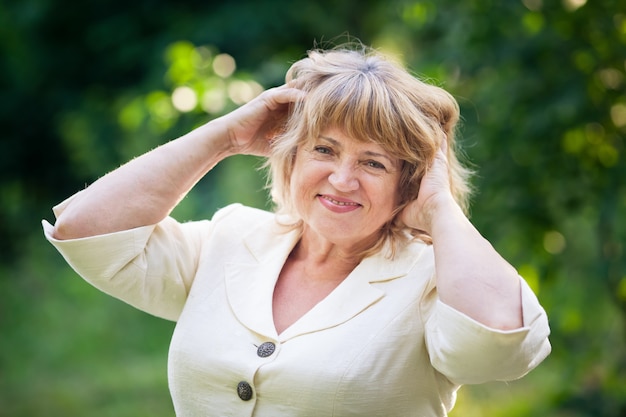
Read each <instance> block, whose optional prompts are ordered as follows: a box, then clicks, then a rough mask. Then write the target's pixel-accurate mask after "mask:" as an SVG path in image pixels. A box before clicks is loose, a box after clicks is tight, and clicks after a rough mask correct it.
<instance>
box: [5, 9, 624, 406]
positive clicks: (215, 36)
mask: <svg viewBox="0 0 626 417" xmlns="http://www.w3.org/2000/svg"><path fill="white" fill-rule="evenodd" d="M348 36H350V37H353V38H358V39H360V40H361V41H363V42H364V43H366V44H371V45H373V46H374V47H376V48H379V49H381V50H383V51H385V52H387V53H390V54H393V55H394V56H396V57H397V58H398V59H399V60H401V61H402V62H404V63H405V64H407V65H408V66H409V67H410V68H412V69H413V71H414V72H415V73H416V74H418V75H419V76H421V77H423V78H425V79H428V80H431V81H432V82H434V83H436V84H438V85H441V86H443V87H444V88H446V89H447V90H449V91H450V92H451V93H452V94H453V95H454V96H455V97H456V98H457V100H458V101H459V103H460V106H461V109H462V115H463V123H462V126H461V129H460V132H459V133H460V134H459V136H460V137H461V144H462V147H463V149H464V151H465V153H466V155H467V157H468V159H469V160H471V161H472V163H473V164H474V165H473V167H474V168H475V170H476V172H477V175H476V177H475V178H474V185H475V187H476V190H477V191H476V193H475V195H474V198H473V204H472V208H471V212H472V219H473V221H474V223H475V224H476V225H477V226H478V228H479V229H480V230H481V231H482V232H483V234H484V235H485V236H486V237H487V238H488V239H489V240H490V241H491V242H492V243H493V244H494V246H495V247H496V248H497V249H498V250H499V251H500V252H501V253H502V254H503V255H504V256H505V257H506V258H507V259H509V260H510V261H511V262H512V263H513V264H514V265H516V266H517V267H518V268H519V271H520V273H521V274H522V275H523V276H524V277H525V278H526V279H527V280H528V282H529V283H530V284H531V286H532V287H533V289H534V290H535V291H536V292H537V294H538V296H539V298H540V300H541V302H542V304H543V305H544V306H545V308H546V310H547V312H548V315H549V318H550V323H551V328H552V336H551V341H552V344H553V352H552V354H551V356H550V357H549V358H548V359H547V360H546V361H545V362H544V363H543V364H542V365H541V366H540V367H539V368H538V369H536V370H535V371H533V372H531V373H530V374H529V375H528V376H527V377H525V378H524V379H522V380H520V381H515V382H510V383H490V384H487V385H484V386H476V387H474V386H472V387H465V388H463V389H462V390H461V391H460V393H459V401H458V404H457V407H456V408H455V409H454V410H453V412H452V414H451V416H452V417H454V416H459V417H478V416H481V417H482V416H487V417H497V416H503V417H504V416H506V417H516V416H518V417H519V416H533V417H538V416H550V417H582V416H594V417H623V416H626V331H625V330H626V259H625V258H626V256H625V255H626V254H625V253H624V251H625V248H624V245H625V242H626V181H625V180H624V179H625V178H626V153H625V148H624V139H625V137H626V94H625V91H626V75H625V72H626V2H624V1H621V0H614V1H611V0H587V1H585V0H464V1H456V0H431V1H418V0H343V1H342V0H319V1H308V0H289V1H287V0H266V1H262V0H230V1H214V0H202V1H200V0H177V1H165V0H133V1H127V0H90V1H76V0H65V1H63V0H56V1H54V0H19V1H18V0H14V1H10V0H2V1H0V127H1V131H0V197H1V201H0V202H1V204H0V416H3V417H4V416H11V417H36V416H46V417H55V416H64V417H67V416H89V417H104V416H116V417H125V416H128V417H131V416H133V417H136V416H153V417H159V416H173V408H172V405H171V401H170V398H169V393H168V390H167V380H166V360H167V349H168V343H169V338H170V335H171V332H172V330H173V326H174V324H173V323H171V322H167V321H164V320H160V319H157V318H154V317H151V316H148V315H146V314H144V313H142V312H139V311H136V310H134V309H132V308H131V307H128V306H127V305H125V304H123V303H121V302H119V301H117V300H115V299H112V298H109V297H108V296H106V295H104V294H102V293H100V292H98V291H97V290H95V289H94V288H92V287H91V286H89V285H88V284H86V283H85V282H84V281H82V280H81V279H80V278H78V277H77V276H76V274H75V273H74V272H72V271H71V270H70V269H69V267H68V266H67V265H66V264H65V263H64V262H63V261H62V259H61V257H60V256H59V254H58V253H56V252H55V250H54V249H53V247H52V246H51V245H49V244H48V243H47V242H46V241H45V239H44V238H43V235H42V231H41V225H40V221H41V219H48V220H49V221H53V215H52V211H51V207H52V206H53V205H54V204H56V203H58V202H59V201H61V200H62V199H64V198H65V197H67V196H69V195H70V194H72V193H74V192H76V191H78V190H79V189H81V188H83V187H84V186H85V185H86V184H89V183H91V182H92V181H94V180H95V179H96V178H98V177H99V176H101V175H102V174H104V173H106V172H107V171H109V170H111V169H114V168H115V167H117V166H119V165H120V164H121V163H123V162H124V161H127V160H128V159H130V158H132V157H134V156H137V155H139V154H141V153H143V152H145V151H147V150H148V149H151V148H153V147H155V146H157V145H159V144H161V143H164V142H165V141H167V140H170V139H173V138H175V137H177V136H179V135H181V134H182V133H184V132H186V131H188V130H189V129H191V128H192V127H194V126H197V125H199V124H201V123H204V122H206V121H207V120H210V119H211V118H214V117H217V116H219V115H220V114H223V113H225V112H228V111H229V110H231V109H233V108H235V107H236V106H238V105H240V104H242V103H244V102H246V101H247V100H249V99H250V98H252V97H253V96H254V95H255V94H258V92H259V91H261V90H262V89H263V88H268V87H271V86H275V85H279V84H281V82H282V79H283V76H284V73H285V70H286V69H287V68H288V66H289V64H290V63H291V62H293V61H295V60H297V59H299V58H302V57H303V56H304V54H305V51H306V50H308V49H310V48H312V47H313V46H315V45H316V44H317V45H321V46H327V45H331V44H333V43H337V42H340V41H342V40H346V39H347V37H348ZM259 162H260V161H259V160H257V159H255V158H252V157H233V158H231V159H229V160H227V161H225V162H224V163H222V164H220V165H219V166H218V167H217V168H216V169H215V170H214V171H212V172H211V173H210V174H209V175H208V176H207V177H206V178H204V179H203V180H202V181H201V182H200V183H199V184H198V186H197V187H196V188H195V189H194V191H193V192H192V193H191V194H190V195H189V196H188V197H187V198H186V199H185V200H184V201H183V202H182V204H181V205H180V206H179V207H178V208H177V209H176V211H175V213H174V214H175V216H176V217H177V218H179V219H180V220H187V219H196V218H205V217H210V216H211V214H212V213H213V212H214V210H215V209H216V208H218V207H221V206H224V205H226V204H228V203H230V202H233V201H241V202H243V203H246V204H250V205H254V206H258V207H268V199H267V197H266V195H265V192H264V191H263V184H264V179H263V175H262V174H261V173H259V172H258V171H257V168H258V166H259ZM285 395H288V393H285Z"/></svg>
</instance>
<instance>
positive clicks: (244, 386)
mask: <svg viewBox="0 0 626 417" xmlns="http://www.w3.org/2000/svg"><path fill="white" fill-rule="evenodd" d="M237 395H239V398H241V399H242V400H244V401H248V400H250V399H251V398H252V387H251V386H250V384H248V383H247V382H246V381H241V382H240V383H239V384H237Z"/></svg>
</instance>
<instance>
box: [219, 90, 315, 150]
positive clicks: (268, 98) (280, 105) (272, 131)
mask: <svg viewBox="0 0 626 417" xmlns="http://www.w3.org/2000/svg"><path fill="white" fill-rule="evenodd" d="M304 95H305V93H304V92H303V91H302V90H299V89H297V88H295V87H293V86H292V85H291V84H285V85H282V86H280V87H275V88H271V89H268V90H266V91H264V92H263V93H261V94H260V95H258V96H257V97H256V98H254V99H253V100H251V101H250V102H248V103H247V104H245V105H243V106H241V107H239V108H238V109H236V110H234V111H232V112H231V113H228V114H227V115H225V116H223V117H222V121H223V122H225V123H226V128H227V130H228V140H229V141H230V152H231V153H233V154H247V155H258V156H266V155H268V153H269V148H270V142H271V140H272V139H273V138H274V137H275V136H276V135H277V134H278V133H280V131H281V129H282V127H283V125H284V123H285V122H286V120H287V113H288V109H289V105H290V104H291V103H294V102H296V101H298V100H302V99H303V98H304Z"/></svg>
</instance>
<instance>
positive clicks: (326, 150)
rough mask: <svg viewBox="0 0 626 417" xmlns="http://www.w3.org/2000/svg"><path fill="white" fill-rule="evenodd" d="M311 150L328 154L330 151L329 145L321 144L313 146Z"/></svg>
mask: <svg viewBox="0 0 626 417" xmlns="http://www.w3.org/2000/svg"><path fill="white" fill-rule="evenodd" d="M313 150H314V151H315V152H317V153H321V154H324V155H330V154H331V153H332V151H331V149H330V148H329V147H327V146H321V145H318V146H315V147H314V148H313Z"/></svg>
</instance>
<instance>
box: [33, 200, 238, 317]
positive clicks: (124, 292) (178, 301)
mask: <svg viewBox="0 0 626 417" xmlns="http://www.w3.org/2000/svg"><path fill="white" fill-rule="evenodd" d="M70 200H71V198H70V199H68V200H66V201H65V202H63V203H61V204H60V205H58V206H56V207H55V208H54V212H55V215H57V216H58V215H59V214H60V212H62V210H63V209H64V207H65V205H66V204H67V201H70ZM223 211H228V210H227V209H223ZM216 217H217V214H216ZM42 225H43V230H44V235H45V237H46V239H47V240H48V241H49V242H50V243H51V244H52V245H53V246H54V247H55V248H56V249H57V250H58V251H59V252H60V253H61V255H62V256H63V258H64V259H65V260H66V261H67V263H68V264H69V265H70V266H71V267H72V269H74V270H75V271H76V272H77V273H78V274H79V275H80V276H81V277H82V278H83V279H85V280H86V281H87V282H89V283H90V284H91V285H93V286H94V287H96V288H98V289H99V290H101V291H103V292H105V293H107V294H109V295H111V296H113V297H115V298H118V299H120V300H122V301H124V302H126V303H128V304H130V305H132V306H134V307H136V308H138V309H140V310H143V311H145V312H147V313H150V314H152V315H155V316H157V317H162V318H165V319H168V320H177V319H178V317H179V315H180V313H181V312H182V309H183V306H184V304H185V302H186V299H187V295H188V293H189V289H190V287H191V284H192V282H193V279H194V276H195V273H196V270H197V267H198V262H199V257H200V253H201V250H202V245H203V242H204V241H205V240H206V239H207V237H208V235H209V234H210V231H211V225H212V222H209V221H197V222H188V223H179V222H177V221H176V220H174V219H172V218H170V217H167V218H165V219H164V220H162V221H161V222H159V223H158V224H155V225H149V226H143V227H138V228H135V229H131V230H125V231H121V232H115V233H109V234H104V235H98V236H92V237H87V238H80V239H68V240H57V239H54V237H53V236H52V231H53V226H52V225H51V224H50V223H48V222H47V221H45V220H44V221H43V222H42Z"/></svg>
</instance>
